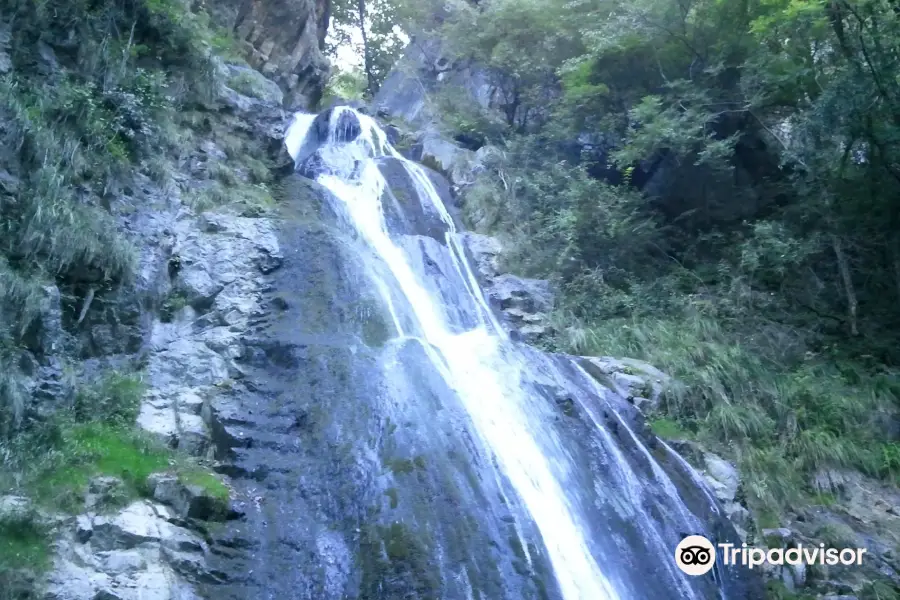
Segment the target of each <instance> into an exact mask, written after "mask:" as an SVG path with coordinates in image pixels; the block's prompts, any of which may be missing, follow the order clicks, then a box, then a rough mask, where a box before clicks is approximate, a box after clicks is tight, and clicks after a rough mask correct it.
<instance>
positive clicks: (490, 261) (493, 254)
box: [461, 232, 554, 344]
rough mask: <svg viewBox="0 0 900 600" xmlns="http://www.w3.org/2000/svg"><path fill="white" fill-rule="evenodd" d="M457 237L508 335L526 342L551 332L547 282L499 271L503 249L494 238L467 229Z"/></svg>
mask: <svg viewBox="0 0 900 600" xmlns="http://www.w3.org/2000/svg"><path fill="white" fill-rule="evenodd" d="M461 237H462V240H463V245H464V246H465V248H466V251H467V253H468V255H469V258H470V260H471V261H472V265H473V268H474V269H475V274H476V277H477V278H478V280H479V282H480V283H481V285H482V286H483V289H484V293H485V295H486V296H487V298H488V300H489V301H490V303H491V306H492V307H493V308H494V310H496V311H497V312H498V313H499V314H500V316H501V318H502V319H503V322H504V324H505V325H506V326H507V327H508V329H509V330H510V333H511V335H513V336H514V337H515V338H516V339H520V340H522V341H524V342H526V343H529V344H534V343H538V342H540V341H541V340H543V339H546V338H547V337H548V336H550V335H552V333H553V329H552V326H551V324H550V321H549V312H550V311H551V310H552V308H553V295H554V294H553V289H552V287H551V285H550V283H549V282H548V281H544V280H540V279H526V278H523V277H517V276H515V275H511V274H509V273H503V272H502V270H501V267H500V255H501V253H502V251H503V248H502V246H501V244H500V241H499V240H497V239H496V238H492V237H490V236H486V235H481V234H477V233H471V232H466V233H463V234H461Z"/></svg>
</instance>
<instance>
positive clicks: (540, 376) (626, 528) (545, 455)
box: [285, 107, 738, 600]
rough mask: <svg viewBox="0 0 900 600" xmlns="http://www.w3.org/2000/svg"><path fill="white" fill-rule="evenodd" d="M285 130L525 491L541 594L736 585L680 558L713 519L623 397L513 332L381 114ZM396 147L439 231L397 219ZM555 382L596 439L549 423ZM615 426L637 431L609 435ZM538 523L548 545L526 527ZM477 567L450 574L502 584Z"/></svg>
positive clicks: (384, 298) (652, 592)
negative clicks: (644, 437) (544, 573)
mask: <svg viewBox="0 0 900 600" xmlns="http://www.w3.org/2000/svg"><path fill="white" fill-rule="evenodd" d="M285 143H286V146H287V147H288V150H289V151H290V153H291V155H292V156H293V157H294V159H295V160H296V161H297V164H298V168H301V170H302V172H303V173H304V174H306V175H308V176H310V177H313V178H314V179H315V181H316V182H317V183H318V184H320V185H322V186H324V188H326V189H327V190H328V191H329V192H330V197H331V202H332V204H333V206H332V209H333V211H334V212H335V213H336V214H338V215H339V218H340V219H341V222H342V223H343V225H342V227H343V228H344V229H346V230H348V231H350V232H351V233H353V234H354V235H355V236H356V237H357V238H358V242H359V244H360V245H361V247H362V248H363V249H364V250H363V251H364V252H366V253H368V255H369V256H370V258H371V260H368V259H367V261H368V262H367V263H366V264H367V265H368V264H370V263H371V265H372V266H370V267H367V268H366V273H367V276H368V278H369V280H370V282H372V284H373V286H372V287H373V288H374V289H375V290H376V291H377V295H378V296H379V297H380V299H381V302H382V303H383V305H384V306H385V307H386V311H387V312H388V313H389V314H390V321H391V323H392V326H393V328H394V330H395V331H394V339H395V340H404V339H411V340H415V341H417V343H420V344H421V346H422V349H423V352H424V355H425V356H426V357H427V361H426V362H427V363H429V364H426V365H424V366H423V367H422V368H423V369H426V370H427V369H431V370H433V371H434V372H437V373H439V374H440V378H441V379H442V380H443V382H444V384H445V385H446V386H447V388H449V390H450V391H451V392H452V396H454V397H455V398H456V401H457V402H458V403H459V404H460V405H461V407H462V408H463V409H464V411H463V412H464V414H465V416H466V419H467V420H468V423H467V424H464V425H460V427H462V428H466V429H469V428H470V429H472V430H473V432H474V435H475V436H476V437H477V438H478V440H479V441H478V443H477V444H476V446H478V447H479V448H481V449H482V450H477V451H474V452H475V453H476V454H477V453H479V452H480V453H481V454H483V455H485V456H486V457H487V460H488V461H489V463H491V467H490V469H489V470H492V472H493V473H494V475H493V476H494V477H495V478H496V479H497V484H496V490H497V493H498V494H499V495H501V496H502V497H503V498H504V505H506V504H514V505H517V504H520V505H521V508H522V510H521V511H518V512H519V514H515V513H516V512H517V511H516V510H514V509H513V508H511V510H513V513H514V519H513V520H514V521H515V537H517V538H519V540H520V541H519V542H517V544H518V546H519V547H520V548H521V551H522V554H523V555H524V558H525V562H526V563H527V567H525V568H527V569H533V567H534V565H532V556H531V555H532V553H533V552H537V553H538V554H543V553H545V555H546V557H547V559H548V561H549V565H550V566H551V568H552V576H553V578H554V579H555V581H556V585H557V586H558V591H553V590H552V589H550V590H545V591H544V592H543V593H544V594H545V596H544V597H546V596H547V595H549V596H550V597H554V598H556V597H559V598H562V599H564V600H603V599H608V600H615V599H622V600H638V599H643V598H647V597H651V596H654V597H658V598H696V599H698V600H699V599H701V598H716V597H725V596H726V587H727V585H725V584H723V582H721V581H717V582H711V581H710V580H709V579H701V578H691V577H688V576H686V575H683V574H682V573H681V572H680V571H678V569H677V568H676V567H675V563H674V560H673V555H672V552H673V550H674V546H675V544H677V542H678V541H679V539H680V536H682V535H684V534H685V533H686V532H691V533H701V532H703V531H704V523H703V521H702V520H701V519H699V518H698V517H697V516H696V515H695V514H694V512H692V511H691V510H690V509H689V508H688V506H687V505H686V504H685V502H684V501H683V500H682V499H681V498H680V497H679V494H678V491H677V490H676V487H675V485H674V483H673V482H672V481H671V480H670V479H669V477H668V475H667V474H666V472H664V471H663V469H662V468H661V467H660V465H659V464H657V462H656V461H655V459H654V457H653V455H652V453H651V452H650V450H648V449H647V448H646V447H645V446H644V444H643V443H642V441H641V439H639V436H638V435H637V434H635V433H634V431H632V429H631V428H630V427H629V425H628V423H627V422H626V421H627V419H625V418H624V417H622V416H621V415H620V414H619V411H621V412H623V413H624V412H625V411H626V410H627V406H623V405H622V404H617V403H616V402H615V400H611V399H610V398H608V397H607V396H609V393H608V392H607V391H605V390H604V389H603V388H602V386H600V385H599V384H597V383H596V382H595V381H594V380H593V379H592V378H591V377H590V376H589V375H588V374H587V373H585V372H584V371H583V370H582V369H581V368H580V367H578V366H577V365H576V364H575V363H574V362H572V360H571V359H569V358H563V357H557V356H548V355H544V354H542V353H539V352H538V351H536V350H534V349H532V348H530V347H527V346H523V345H521V344H518V343H515V342H512V341H510V340H509V339H508V337H507V336H506V334H505V333H504V330H503V328H502V327H501V326H500V324H499V323H498V321H497V319H496V317H495V315H494V313H493V312H492V311H491V309H490V307H489V305H488V303H487V302H486V300H485V297H484V295H483V293H482V291H481V289H480V286H479V284H478V282H477V279H476V277H475V275H474V273H473V270H472V268H471V267H470V265H469V263H468V261H467V259H466V255H465V249H464V245H463V243H462V241H461V239H460V236H459V234H458V232H457V226H456V223H455V221H454V219H453V217H452V215H451V214H450V211H449V210H448V207H447V205H446V203H445V202H444V200H443V199H442V197H441V193H440V191H439V190H438V189H437V186H436V185H435V182H434V180H433V176H432V175H431V174H429V172H427V171H426V170H425V169H424V168H423V167H422V166H420V165H418V164H417V163H414V162H412V161H410V160H407V159H406V158H404V157H402V156H401V155H400V154H399V153H398V152H397V151H396V150H394V149H393V148H392V147H391V146H390V144H388V143H387V141H386V136H385V134H384V132H383V131H382V130H381V128H380V127H379V126H378V125H377V124H376V123H375V122H374V120H372V119H371V118H370V117H368V116H366V115H363V114H359V113H357V112H356V111H354V110H352V109H350V108H347V107H337V108H335V109H332V110H331V111H329V112H328V113H325V114H323V115H320V116H319V117H316V116H315V115H304V114H298V115H297V116H296V117H295V121H294V123H293V125H292V126H291V128H290V129H289V131H288V133H287V136H286V142H285ZM389 161H393V163H394V165H395V166H396V165H399V167H400V170H401V171H402V172H403V174H404V175H405V176H406V178H407V179H408V181H409V182H411V186H409V187H410V188H411V189H412V190H413V192H414V194H413V195H414V196H416V197H415V198H413V199H411V202H413V203H414V204H415V208H416V210H418V211H420V212H421V213H422V215H423V219H424V220H426V221H428V222H429V223H430V225H429V228H430V229H429V230H435V229H437V230H440V231H442V233H443V235H442V236H431V237H429V236H428V235H423V232H422V231H403V230H402V228H398V227H394V226H392V225H391V222H392V221H391V219H390V218H389V215H388V213H389V212H390V210H392V208H391V207H390V206H387V205H386V204H385V203H386V202H387V200H386V198H388V196H389V195H390V194H391V193H392V189H391V187H392V186H391V185H389V182H388V180H387V177H386V176H385V168H386V162H389ZM394 200H396V198H394ZM398 202H399V201H398ZM409 202H410V200H408V201H407V204H408V203H409ZM439 237H442V239H435V238H439ZM441 242H442V243H441ZM429 265H431V266H429ZM450 269H452V270H450ZM398 343H401V342H398ZM397 364H399V363H398V362H397V360H394V361H393V362H390V363H389V365H395V366H396V365H397ZM423 377H424V376H423ZM388 379H390V376H388ZM429 381H430V380H429ZM414 385H415V384H414ZM429 385H431V386H432V387H434V386H435V385H437V384H434V383H430V384H429ZM424 387H425V384H424V383H423V388H424ZM551 387H553V388H554V389H557V390H564V391H565V393H566V394H567V395H568V396H570V397H572V398H574V400H575V402H576V403H577V404H578V406H579V407H580V410H581V411H583V413H584V414H585V415H587V420H588V421H589V424H588V425H587V426H586V427H587V431H588V432H589V433H588V437H589V438H590V439H589V440H585V439H575V438H573V439H569V438H567V437H566V435H567V434H566V430H564V429H562V428H560V427H559V426H555V425H551V423H552V422H553V420H554V419H555V418H558V417H554V416H552V414H551V410H552V406H551V405H552V400H549V401H548V398H549V396H548V392H547V391H546V390H548V389H550V388H551ZM420 393H421V394H422V395H426V392H425V391H421V392H420ZM557 393H559V392H557ZM410 410H412V409H410ZM415 410H417V411H421V410H424V409H422V408H421V407H419V408H416V409H415ZM420 414H421V413H420ZM435 418H436V417H435ZM608 427H614V428H617V430H618V431H622V430H624V432H626V433H627V435H625V436H624V437H621V436H620V437H621V439H614V436H613V435H612V434H611V433H609V432H608V431H607V428H608ZM576 437H577V436H576ZM623 440H624V441H623ZM620 446H621V447H620ZM504 489H506V490H507V491H508V492H509V493H508V494H507V493H505V492H504ZM704 492H705V490H704ZM704 492H700V493H701V495H702V493H704ZM506 496H513V497H512V498H510V499H509V500H507V499H506ZM704 499H705V497H704ZM510 500H511V501H512V502H510ZM704 509H705V510H709V507H704ZM485 510H486V511H487V508H485ZM422 518H423V517H419V519H420V520H421V519H422ZM485 528H487V526H485ZM532 531H533V532H534V533H536V534H537V535H536V536H534V535H531V537H532V538H534V537H537V542H536V543H537V544H539V546H540V547H538V546H535V545H534V544H533V543H529V542H528V540H527V539H526V538H528V537H529V532H532ZM541 547H542V548H543V550H541ZM534 568H536V567H534ZM497 569H500V570H502V569H501V567H497ZM473 570H474V567H465V568H463V569H462V572H461V573H459V574H457V575H456V576H455V577H456V578H458V579H459V580H460V581H463V582H464V583H462V584H460V585H461V586H462V588H465V592H464V593H463V592H460V594H461V595H460V596H459V597H467V598H476V597H477V598H483V600H495V599H496V600H500V596H491V595H490V594H488V593H486V592H473V591H472V585H471V582H470V581H469V579H470V578H471V577H472V576H473V573H471V572H470V571H473ZM511 578H512V577H511V576H510V577H505V579H511ZM507 587H508V584H507ZM551 587H552V586H551ZM732 587H734V586H732ZM462 588H460V589H462ZM443 589H444V592H443V595H440V596H439V595H436V592H431V593H432V594H435V595H431V596H430V595H428V593H423V594H421V595H420V596H415V597H421V598H434V599H435V600H437V598H439V597H440V598H455V597H456V596H454V594H453V592H451V591H449V590H450V589H452V586H450V585H449V584H447V585H446V586H444V588H443ZM498 589H499V588H498ZM506 594H510V596H509V597H513V598H514V597H516V595H515V593H514V592H506ZM385 597H387V596H385ZM503 597H507V596H506V595H504V596H503ZM522 597H524V596H522ZM728 597H729V598H737V597H738V595H736V593H734V592H731V593H730V595H729V596H728ZM373 600H374V598H373Z"/></svg>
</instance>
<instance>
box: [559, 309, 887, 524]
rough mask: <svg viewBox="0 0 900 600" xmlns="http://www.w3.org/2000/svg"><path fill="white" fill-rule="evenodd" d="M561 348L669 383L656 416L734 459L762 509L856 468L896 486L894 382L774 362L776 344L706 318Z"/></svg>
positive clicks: (832, 366) (804, 363)
mask: <svg viewBox="0 0 900 600" xmlns="http://www.w3.org/2000/svg"><path fill="white" fill-rule="evenodd" d="M560 337H561V339H560V340H559V343H560V345H561V346H562V347H563V348H565V349H566V350H568V351H570V352H574V353H577V354H584V355H607V356H628V357H634V358H638V359H641V360H645V361H647V362H649V363H652V364H653V365H655V366H657V367H659V368H660V369H662V370H664V371H667V372H669V373H671V374H672V375H673V376H674V377H675V383H673V384H672V385H671V386H670V388H669V389H668V390H666V392H665V393H664V394H663V397H662V401H661V404H660V407H659V413H660V416H664V417H666V418H668V419H672V420H673V421H675V422H676V423H677V424H678V425H680V426H681V427H683V428H684V429H685V430H686V431H689V432H691V434H692V435H694V436H696V437H698V438H700V439H701V440H703V441H704V442H705V443H706V444H708V445H710V446H712V447H713V448H714V449H717V450H719V451H721V452H724V453H726V454H728V455H730V456H732V457H734V458H736V459H737V460H738V461H739V463H740V466H741V468H742V472H743V474H744V476H745V480H746V484H747V487H748V491H749V492H750V494H751V495H752V497H753V498H754V499H755V500H756V501H757V502H759V503H760V504H761V505H762V506H764V507H766V508H775V507H778V506H782V505H783V504H785V503H789V502H793V501H797V500H798V498H799V495H800V494H801V493H802V492H803V491H804V490H806V491H809V492H810V493H811V492H813V491H814V490H812V489H811V487H810V483H809V481H810V477H811V475H812V474H813V473H815V472H817V471H818V470H820V469H826V468H855V469H859V470H861V471H863V472H865V473H868V474H870V475H873V476H881V477H887V478H893V479H896V478H897V477H898V476H900V469H898V464H897V463H896V461H895V460H894V458H893V457H894V455H895V453H896V452H897V447H898V446H897V444H896V442H893V441H891V440H890V437H889V432H888V431H886V430H885V424H887V423H890V422H891V421H892V419H896V418H897V406H898V397H900V394H898V391H900V382H898V380H897V377H896V374H893V373H889V372H884V373H881V374H871V373H868V372H866V371H864V370H863V369H862V368H861V367H860V366H859V365H858V364H854V363H852V362H833V361H830V360H822V359H821V358H818V357H814V356H809V355H807V356H806V357H805V358H803V359H801V360H799V361H794V362H781V360H780V359H782V358H783V356H782V355H783V348H782V347H781V346H774V345H771V346H767V344H774V343H775V342H776V341H777V338H773V339H769V340H765V339H759V338H757V339H755V340H752V342H750V341H749V340H750V337H749V336H746V335H742V334H741V332H738V331H733V330H728V329H727V328H726V326H725V325H723V323H722V322H720V321H719V320H717V319H716V318H714V317H711V316H708V315H702V314H698V313H696V312H694V313H686V314H681V315H679V316H678V318H668V319H663V318H652V317H641V318H632V319H611V320H606V321H598V322H592V323H590V324H589V325H580V326H571V325H570V326H569V327H568V328H566V329H564V330H563V333H562V334H561V336H560Z"/></svg>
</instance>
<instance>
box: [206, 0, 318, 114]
mask: <svg viewBox="0 0 900 600" xmlns="http://www.w3.org/2000/svg"><path fill="white" fill-rule="evenodd" d="M211 8H212V9H213V10H214V12H215V13H217V15H218V17H219V20H220V21H221V22H224V23H227V24H228V26H229V28H231V29H234V31H236V32H237V34H238V35H239V36H240V37H241V38H242V39H243V40H244V41H245V42H246V44H247V46H248V50H249V51H250V57H249V62H250V65H251V66H252V67H253V68H254V69H256V70H258V71H259V72H261V73H262V74H263V75H265V76H266V77H267V78H269V79H271V80H273V81H275V82H276V83H277V84H278V85H279V86H280V87H281V89H282V90H284V92H285V102H286V104H287V107H288V108H307V107H311V106H313V105H314V104H315V103H316V102H318V100H319V98H320V97H321V91H322V87H323V86H324V84H325V79H326V77H327V76H328V72H329V64H328V60H327V59H326V58H325V55H324V54H323V53H322V47H323V45H324V43H325V36H326V33H327V31H328V21H329V17H330V12H331V1H330V0H265V1H264V0H215V1H214V2H212V6H211Z"/></svg>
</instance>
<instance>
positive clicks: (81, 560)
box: [43, 501, 221, 600]
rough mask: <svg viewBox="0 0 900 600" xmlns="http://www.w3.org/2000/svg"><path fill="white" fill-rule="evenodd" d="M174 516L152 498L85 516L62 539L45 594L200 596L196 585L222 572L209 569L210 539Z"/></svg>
mask: <svg viewBox="0 0 900 600" xmlns="http://www.w3.org/2000/svg"><path fill="white" fill-rule="evenodd" d="M174 520H175V515H174V514H173V513H172V512H171V511H170V510H169V509H167V508H166V507H164V506H162V505H160V504H155V503H153V502H149V501H138V502H134V503H132V504H130V505H129V506H127V507H126V508H124V509H123V510H121V511H120V512H118V513H116V514H113V515H109V516H99V515H96V514H92V513H88V514H85V515H80V516H79V517H77V518H76V519H74V520H72V521H71V522H69V524H68V525H67V526H66V527H65V528H64V529H63V534H62V537H61V538H60V539H59V540H58V541H57V544H56V557H55V561H54V569H53V572H52V573H51V575H50V577H49V581H48V584H47V588H46V591H45V595H44V596H43V598H44V599H45V600H98V599H103V600H150V599H152V600H199V598H200V596H198V594H197V592H196V589H195V584H196V583H198V582H201V581H208V580H211V579H212V580H216V579H219V578H220V577H221V575H219V574H216V573H213V572H211V571H209V570H208V569H207V568H206V567H205V555H206V554H207V553H208V552H209V548H208V546H207V544H206V542H204V541H203V539H202V538H200V537H199V536H198V535H197V534H195V533H193V532H191V531H189V530H187V529H185V528H184V527H180V526H178V525H175V524H173V521H174Z"/></svg>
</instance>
